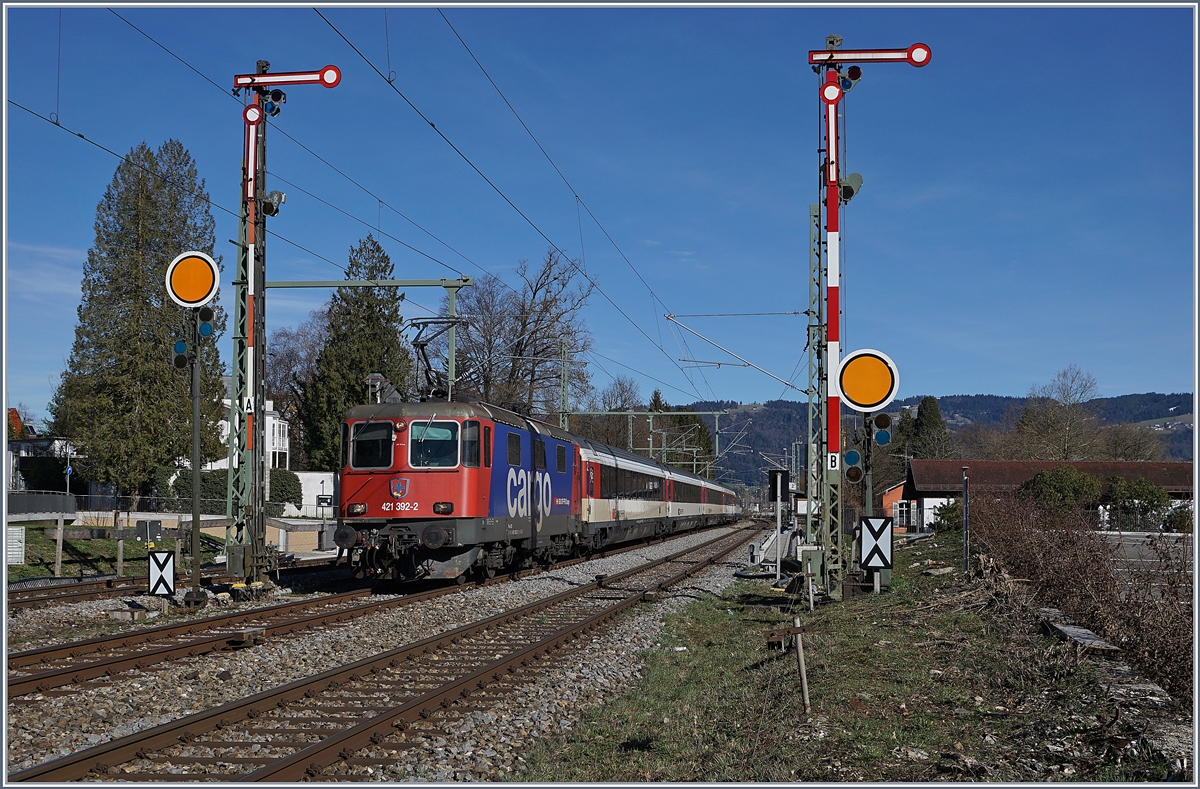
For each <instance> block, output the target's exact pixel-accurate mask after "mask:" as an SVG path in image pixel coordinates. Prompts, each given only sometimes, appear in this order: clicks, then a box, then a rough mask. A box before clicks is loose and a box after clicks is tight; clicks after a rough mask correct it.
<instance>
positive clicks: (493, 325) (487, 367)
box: [430, 249, 592, 414]
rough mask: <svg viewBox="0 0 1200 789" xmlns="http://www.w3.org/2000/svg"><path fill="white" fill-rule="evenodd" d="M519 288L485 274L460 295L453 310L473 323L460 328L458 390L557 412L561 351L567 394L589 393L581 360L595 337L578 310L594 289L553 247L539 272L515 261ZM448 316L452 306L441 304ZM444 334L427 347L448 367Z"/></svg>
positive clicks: (524, 408)
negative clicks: (564, 354) (565, 355)
mask: <svg viewBox="0 0 1200 789" xmlns="http://www.w3.org/2000/svg"><path fill="white" fill-rule="evenodd" d="M516 275H517V277H518V278H519V279H520V288H519V289H518V290H515V291H514V290H513V289H510V288H508V287H507V286H506V285H505V284H504V283H503V282H502V281H501V280H500V279H499V278H497V277H491V276H485V277H480V278H478V279H477V280H476V282H475V284H474V285H473V286H472V287H470V288H464V289H463V290H461V291H460V292H459V294H458V297H457V300H456V311H457V312H458V313H459V314H461V315H463V316H464V317H465V318H466V320H467V321H468V324H467V325H466V326H465V327H464V326H460V327H459V328H458V329H457V330H456V337H455V368H456V369H455V374H456V376H457V377H458V379H459V380H458V381H457V382H456V384H455V389H456V390H457V391H459V392H463V393H465V394H469V395H472V396H475V397H479V398H480V399H482V400H484V401H486V402H491V403H497V404H501V405H508V406H509V407H512V408H516V409H519V410H522V411H524V412H526V413H542V414H554V413H556V412H557V411H558V403H559V394H560V389H561V376H562V362H561V355H562V347H563V343H564V341H565V343H566V345H567V357H568V359H567V373H568V375H567V386H568V393H569V397H570V398H571V399H573V400H574V401H575V402H581V401H582V400H583V399H584V398H585V397H586V396H587V394H588V392H589V391H590V390H591V384H590V376H589V374H588V372H587V368H586V367H585V366H584V365H583V364H581V363H580V361H581V357H582V355H583V354H584V353H585V352H587V351H588V350H589V349H590V348H591V342H592V340H591V335H590V334H589V333H588V330H587V327H586V326H585V325H584V322H583V318H582V316H581V315H580V310H581V308H582V307H583V305H584V304H585V303H586V302H587V299H588V297H589V296H590V295H591V292H592V286H591V284H590V283H588V282H587V281H586V280H584V279H583V278H582V276H580V275H579V272H578V269H577V268H576V266H575V265H574V263H572V262H571V261H569V260H566V259H565V258H563V257H562V256H561V255H559V254H558V252H556V251H555V250H553V249H552V250H549V251H547V253H546V256H545V258H544V259H543V260H542V264H541V266H540V267H538V268H536V269H532V268H531V267H530V266H529V264H528V262H527V261H525V260H522V261H520V262H519V263H518V264H517V268H516ZM442 314H443V315H447V314H449V301H448V299H447V300H444V301H443V303H442ZM447 339H448V338H447V337H446V335H442V336H441V337H439V338H438V340H437V341H436V342H435V343H434V344H433V345H431V346H430V350H431V351H433V352H434V353H435V354H436V355H437V357H438V358H439V362H440V364H441V367H442V370H445V369H447V366H448V365H447V358H448V351H449V348H448V342H447Z"/></svg>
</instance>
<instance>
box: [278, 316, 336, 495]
mask: <svg viewBox="0 0 1200 789" xmlns="http://www.w3.org/2000/svg"><path fill="white" fill-rule="evenodd" d="M328 306H329V304H328V302H326V304H325V305H323V306H322V307H321V308H320V309H318V310H313V311H312V312H310V313H309V314H308V319H307V320H305V321H302V322H301V323H300V325H298V326H297V327H296V328H294V329H289V328H287V327H284V328H282V329H278V330H276V331H275V333H274V334H272V335H271V341H270V344H269V345H268V346H267V379H266V381H265V382H264V385H265V387H266V394H267V399H268V400H272V401H273V402H274V406H275V410H276V411H278V412H279V416H280V418H281V419H283V420H285V421H286V422H287V423H288V444H289V453H288V454H289V457H288V465H289V466H290V467H291V468H292V469H293V470H299V471H304V470H306V469H307V468H308V457H307V455H306V454H305V452H304V425H303V424H302V423H301V421H300V392H301V391H302V387H303V386H305V385H306V384H311V383H312V381H313V379H314V378H315V377H316V374H317V357H318V356H319V355H320V353H321V349H322V348H324V347H325V340H326V337H327V336H328V326H327V319H326V312H325V311H326V309H327V308H328Z"/></svg>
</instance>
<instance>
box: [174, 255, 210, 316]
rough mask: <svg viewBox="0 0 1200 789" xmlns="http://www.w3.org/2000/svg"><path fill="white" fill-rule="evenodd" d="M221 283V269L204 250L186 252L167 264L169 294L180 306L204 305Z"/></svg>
mask: <svg viewBox="0 0 1200 789" xmlns="http://www.w3.org/2000/svg"><path fill="white" fill-rule="evenodd" d="M220 285H221V270H220V269H219V268H217V263H216V261H215V260H213V259H212V258H211V257H209V256H208V255H206V254H204V253H203V252H195V251H193V252H184V253H183V254H182V255H180V256H179V257H177V258H175V259H174V260H172V261H171V264H170V265H169V266H167V295H168V296H170V297H171V301H173V302H175V303H176V304H178V305H179V306H180V307H203V306H204V305H205V304H207V303H209V302H210V301H212V300H213V297H214V296H216V295H217V288H218V287H220Z"/></svg>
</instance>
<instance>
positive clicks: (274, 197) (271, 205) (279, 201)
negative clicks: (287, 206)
mask: <svg viewBox="0 0 1200 789" xmlns="http://www.w3.org/2000/svg"><path fill="white" fill-rule="evenodd" d="M286 202H287V195H285V194H284V193H283V192H280V191H273V192H269V193H268V194H267V196H266V197H264V198H263V201H262V212H263V213H264V214H265V215H267V216H276V215H278V214H279V206H281V205H283V204H284V203H286Z"/></svg>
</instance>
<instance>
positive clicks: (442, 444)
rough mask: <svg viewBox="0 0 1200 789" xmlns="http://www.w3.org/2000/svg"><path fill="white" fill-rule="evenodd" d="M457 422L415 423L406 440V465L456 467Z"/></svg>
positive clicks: (415, 466)
mask: <svg viewBox="0 0 1200 789" xmlns="http://www.w3.org/2000/svg"><path fill="white" fill-rule="evenodd" d="M458 428H459V424H458V422H425V423H422V422H416V421H414V422H413V423H412V431H411V433H410V434H409V439H408V464H409V465H410V466H412V467H413V468H450V467H452V466H457V465H458Z"/></svg>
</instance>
